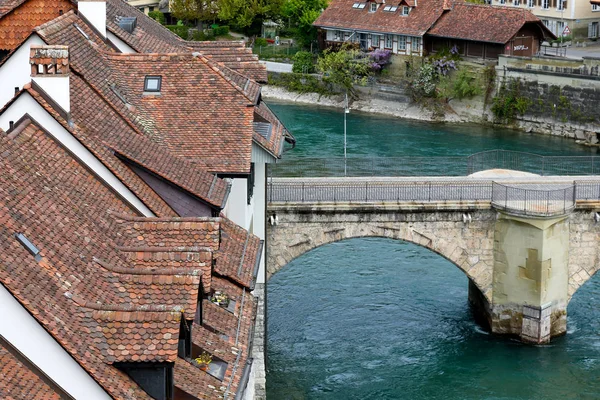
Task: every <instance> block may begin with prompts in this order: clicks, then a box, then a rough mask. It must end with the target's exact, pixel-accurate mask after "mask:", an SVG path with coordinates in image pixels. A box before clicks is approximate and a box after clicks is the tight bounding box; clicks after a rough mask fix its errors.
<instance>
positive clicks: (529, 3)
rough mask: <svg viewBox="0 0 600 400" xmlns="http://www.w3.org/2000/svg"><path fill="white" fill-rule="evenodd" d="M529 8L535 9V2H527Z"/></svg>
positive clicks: (533, 0)
mask: <svg viewBox="0 0 600 400" xmlns="http://www.w3.org/2000/svg"><path fill="white" fill-rule="evenodd" d="M527 7H529V8H534V7H535V0H527Z"/></svg>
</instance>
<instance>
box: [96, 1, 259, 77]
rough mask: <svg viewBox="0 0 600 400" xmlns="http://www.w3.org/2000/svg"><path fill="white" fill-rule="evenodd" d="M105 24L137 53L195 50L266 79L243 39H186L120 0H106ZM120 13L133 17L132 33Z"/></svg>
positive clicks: (250, 75) (239, 70)
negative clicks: (121, 24)
mask: <svg viewBox="0 0 600 400" xmlns="http://www.w3.org/2000/svg"><path fill="white" fill-rule="evenodd" d="M106 14H107V16H106V17H107V21H106V23H107V28H108V29H109V31H110V32H112V33H113V34H114V35H115V36H117V37H118V38H119V39H121V40H122V41H124V42H125V43H127V44H128V45H129V46H130V47H132V48H133V49H134V50H136V51H137V52H139V53H191V52H192V51H198V52H200V53H202V55H203V56H205V57H206V58H208V59H210V60H212V61H214V62H217V63H222V64H225V65H226V66H227V67H228V68H231V69H233V70H235V71H237V72H239V73H241V74H243V75H245V76H247V77H249V78H250V79H253V80H255V81H257V82H266V81H267V70H266V68H265V66H264V65H262V64H260V63H259V62H258V58H257V57H256V55H254V54H252V50H251V49H248V48H246V47H245V45H244V42H242V41H210V42H192V41H190V42H186V41H184V40H182V39H181V38H180V37H179V36H177V35H175V34H174V33H173V32H171V31H170V30H168V29H167V28H165V27H164V26H162V25H160V24H159V23H157V22H156V21H154V20H153V19H152V18H150V17H148V16H147V15H145V14H144V13H143V12H141V11H139V10H138V9H137V8H135V7H132V6H131V5H129V4H127V3H126V2H124V1H123V0H107V2H106ZM121 17H136V18H137V25H136V28H135V29H134V31H133V32H132V33H129V32H127V31H125V30H123V29H121V28H120V27H119V25H118V23H117V21H118V19H119V18H121Z"/></svg>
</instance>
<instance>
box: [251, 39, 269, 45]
mask: <svg viewBox="0 0 600 400" xmlns="http://www.w3.org/2000/svg"><path fill="white" fill-rule="evenodd" d="M267 44H268V42H267V39H265V38H260V37H259V38H256V40H255V41H254V45H255V46H266V45H267Z"/></svg>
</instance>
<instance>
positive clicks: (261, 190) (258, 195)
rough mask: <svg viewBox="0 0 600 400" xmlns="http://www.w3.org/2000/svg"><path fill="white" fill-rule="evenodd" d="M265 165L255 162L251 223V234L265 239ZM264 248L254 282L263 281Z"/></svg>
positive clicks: (264, 276)
mask: <svg viewBox="0 0 600 400" xmlns="http://www.w3.org/2000/svg"><path fill="white" fill-rule="evenodd" d="M266 171H267V166H266V164H255V167H254V174H255V178H254V181H255V184H256V186H255V187H254V223H253V224H252V230H253V232H252V233H253V234H255V235H256V236H258V237H259V238H261V239H262V240H265V219H266V213H265V206H266V198H265V197H266V193H265V189H266V179H267V175H266ZM265 248H266V246H263V249H262V255H261V258H260V264H259V269H258V276H257V277H256V283H265V280H266V279H265V278H266V275H265Z"/></svg>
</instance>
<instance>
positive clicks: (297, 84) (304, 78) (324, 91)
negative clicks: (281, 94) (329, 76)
mask: <svg viewBox="0 0 600 400" xmlns="http://www.w3.org/2000/svg"><path fill="white" fill-rule="evenodd" d="M269 85H273V86H280V87H283V88H285V89H287V90H289V91H291V92H298V93H317V94H320V95H322V96H323V95H325V96H328V95H332V94H335V93H337V92H335V91H334V90H333V88H332V86H331V85H330V84H328V83H326V82H323V81H322V80H320V79H319V78H317V77H315V76H313V75H303V74H296V73H291V74H274V73H270V74H269Z"/></svg>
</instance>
